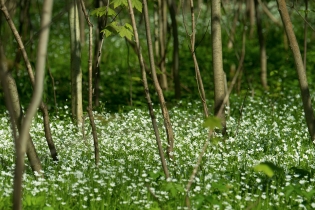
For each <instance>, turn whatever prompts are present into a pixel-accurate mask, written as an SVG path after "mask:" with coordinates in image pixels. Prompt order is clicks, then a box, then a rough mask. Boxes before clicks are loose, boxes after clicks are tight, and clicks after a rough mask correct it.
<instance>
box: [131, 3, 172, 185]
mask: <svg viewBox="0 0 315 210" xmlns="http://www.w3.org/2000/svg"><path fill="white" fill-rule="evenodd" d="M128 6H129V13H130V18H131V23H132V27H133V31H134V36H135V42H136V51H137V54H138V59H139V63H140V67H141V75H142V82H143V87H144V93H145V97H146V99H147V103H148V108H149V113H150V117H151V121H152V126H153V129H154V134H155V139H156V143H157V146H158V150H159V155H160V159H161V164H162V168H163V171H164V175H165V177H166V179H167V178H169V177H170V174H169V171H168V168H167V164H166V160H165V157H164V152H163V148H162V142H161V138H160V134H159V129H158V126H157V122H156V118H155V114H154V111H153V106H152V101H151V97H150V93H149V86H148V81H147V76H146V69H145V65H144V60H143V56H142V52H141V46H140V41H139V36H138V30H137V26H136V21H135V17H134V13H133V9H132V4H131V0H128Z"/></svg>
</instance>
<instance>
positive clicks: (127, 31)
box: [119, 26, 133, 40]
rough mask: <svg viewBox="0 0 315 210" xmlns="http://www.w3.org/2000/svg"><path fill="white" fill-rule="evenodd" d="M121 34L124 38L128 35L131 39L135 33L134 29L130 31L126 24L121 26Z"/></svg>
mask: <svg viewBox="0 0 315 210" xmlns="http://www.w3.org/2000/svg"><path fill="white" fill-rule="evenodd" d="M119 35H120V37H122V38H124V37H126V38H127V39H129V40H131V39H132V36H133V33H132V31H130V29H128V28H126V27H125V26H123V27H121V28H120V31H119Z"/></svg>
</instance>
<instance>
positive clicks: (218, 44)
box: [211, 0, 226, 134]
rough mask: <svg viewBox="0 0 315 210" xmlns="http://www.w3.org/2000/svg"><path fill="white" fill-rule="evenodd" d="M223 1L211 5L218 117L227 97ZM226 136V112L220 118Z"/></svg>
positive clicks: (215, 106)
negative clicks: (222, 23)
mask: <svg viewBox="0 0 315 210" xmlns="http://www.w3.org/2000/svg"><path fill="white" fill-rule="evenodd" d="M220 20H221V0H213V1H212V5H211V34H212V66H213V71H214V114H215V115H217V114H218V112H219V110H220V107H221V105H222V103H223V100H224V97H225V79H224V72H223V63H222V39H221V23H220ZM218 117H219V118H220V119H221V124H222V127H223V130H222V133H223V134H225V130H226V122H225V114H224V112H222V113H220V114H219V116H218Z"/></svg>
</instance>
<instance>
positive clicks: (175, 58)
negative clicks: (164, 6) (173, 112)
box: [167, 0, 181, 99]
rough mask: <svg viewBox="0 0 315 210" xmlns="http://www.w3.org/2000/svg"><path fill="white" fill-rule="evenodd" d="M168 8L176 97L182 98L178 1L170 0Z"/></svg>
mask: <svg viewBox="0 0 315 210" xmlns="http://www.w3.org/2000/svg"><path fill="white" fill-rule="evenodd" d="M167 2H168V8H169V10H170V15H171V21H172V35H173V69H172V72H173V82H174V89H175V98H176V99H180V95H181V94H180V77H179V71H178V65H179V42H178V28H177V20H176V5H175V4H176V2H175V0H168V1H167Z"/></svg>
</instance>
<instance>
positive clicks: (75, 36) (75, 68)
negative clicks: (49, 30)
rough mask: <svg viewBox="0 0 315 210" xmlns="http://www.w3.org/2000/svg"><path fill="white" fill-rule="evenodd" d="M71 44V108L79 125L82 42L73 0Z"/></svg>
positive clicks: (70, 18)
mask: <svg viewBox="0 0 315 210" xmlns="http://www.w3.org/2000/svg"><path fill="white" fill-rule="evenodd" d="M69 25H70V42H71V69H70V70H71V108H72V117H73V119H74V120H75V121H76V123H77V124H78V125H80V124H82V122H83V108H82V70H81V42H80V24H79V11H78V0H71V4H70V8H69Z"/></svg>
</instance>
